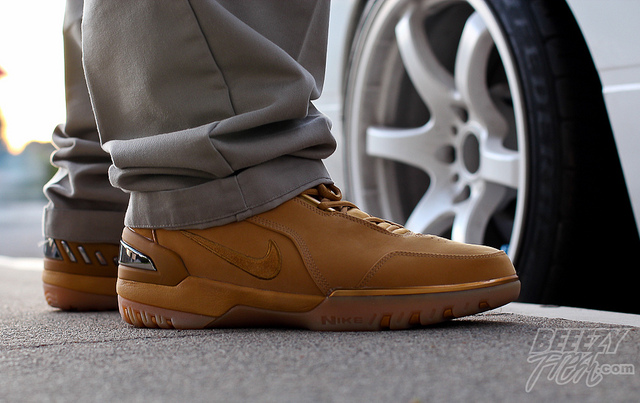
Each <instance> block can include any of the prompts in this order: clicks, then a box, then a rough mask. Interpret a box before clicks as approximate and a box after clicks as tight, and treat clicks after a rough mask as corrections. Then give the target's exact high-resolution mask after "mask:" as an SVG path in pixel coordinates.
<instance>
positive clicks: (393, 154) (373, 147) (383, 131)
mask: <svg viewBox="0 0 640 403" xmlns="http://www.w3.org/2000/svg"><path fill="white" fill-rule="evenodd" d="M366 133H367V134H366V136H367V139H366V144H367V146H366V147H367V155H370V156H374V157H381V158H386V159H389V160H393V161H398V162H403V163H406V164H409V165H412V166H415V167H418V168H421V169H423V170H424V171H426V172H432V171H434V170H436V171H437V170H439V169H438V167H439V166H441V165H442V161H441V158H438V157H437V156H436V153H437V151H438V150H442V149H443V148H445V147H446V146H447V142H446V138H445V137H444V136H441V135H436V134H435V133H433V125H431V124H430V123H427V124H426V125H425V126H421V127H417V128H411V129H394V128H386V127H375V126H371V127H368V128H367V131H366ZM432 173H433V172H432Z"/></svg>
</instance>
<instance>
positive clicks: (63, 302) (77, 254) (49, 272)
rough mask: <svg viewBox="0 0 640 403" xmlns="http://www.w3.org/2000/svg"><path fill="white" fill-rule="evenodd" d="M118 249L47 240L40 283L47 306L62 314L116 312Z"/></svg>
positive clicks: (105, 245)
mask: <svg viewBox="0 0 640 403" xmlns="http://www.w3.org/2000/svg"><path fill="white" fill-rule="evenodd" d="M118 253H119V247H118V245H117V244H116V245H114V244H96V243H78V242H68V241H63V240H57V239H51V238H49V239H47V240H46V242H45V244H44V271H43V272H42V282H43V287H44V296H45V299H46V300H47V303H48V304H49V305H51V306H53V307H56V308H60V309H62V310H65V311H103V310H114V309H118V299H117V296H116V278H117V275H118Z"/></svg>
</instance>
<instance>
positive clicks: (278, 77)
mask: <svg viewBox="0 0 640 403" xmlns="http://www.w3.org/2000/svg"><path fill="white" fill-rule="evenodd" d="M328 8H329V1H328V0H320V1H308V0H296V1H283V0H253V1H249V0H243V1H236V0H227V1H222V0H221V1H213V0H193V1H186V0H182V1H176V0H171V1H166V0H165V1H158V0H144V1H143V0H137V1H135V2H109V1H93V0H87V2H86V6H85V18H84V26H83V35H84V37H83V44H84V63H85V70H86V75H87V81H88V84H89V91H90V94H91V100H92V102H93V105H94V110H95V113H96V119H97V123H98V128H99V130H100V135H101V137H102V141H103V144H104V148H105V149H106V150H107V151H109V153H110V154H111V156H112V159H113V165H112V166H111V168H110V178H111V182H112V183H113V184H114V185H116V186H118V187H120V188H122V189H124V190H125V191H127V192H130V193H131V198H130V203H129V209H128V212H127V216H126V224H127V225H129V226H132V227H156V228H157V227H163V228H194V227H200V228H201V227H208V226H212V225H222V224H225V223H228V222H232V221H236V220H241V219H244V218H246V217H249V216H251V215H254V214H258V213H260V212H264V211H266V210H269V209H271V208H274V207H276V206H277V205H279V204H281V203H282V202H284V201H286V200H288V199H290V198H292V197H294V196H295V195H297V194H299V193H300V192H301V191H303V190H305V189H307V188H309V187H312V186H315V185H317V184H320V183H330V182H331V180H330V178H329V175H328V173H327V171H326V169H325V167H324V165H323V163H322V161H321V160H322V159H323V158H326V157H327V156H329V155H330V154H331V153H332V152H333V150H334V149H335V140H334V138H333V137H332V136H331V133H330V123H329V121H328V120H327V118H325V117H324V116H323V115H322V114H320V113H319V112H318V111H317V110H316V109H315V108H314V107H313V105H312V104H311V100H313V99H316V98H317V97H319V95H320V91H321V87H322V78H323V75H324V63H325V57H326V40H327V25H328V11H329V10H328Z"/></svg>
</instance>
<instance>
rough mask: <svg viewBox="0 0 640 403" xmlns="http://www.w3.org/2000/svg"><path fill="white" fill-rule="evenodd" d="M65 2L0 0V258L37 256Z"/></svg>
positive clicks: (60, 90) (57, 108)
mask: <svg viewBox="0 0 640 403" xmlns="http://www.w3.org/2000/svg"><path fill="white" fill-rule="evenodd" d="M64 7H65V1H64V0H35V1H30V2H24V1H1V2H0V256H11V257H41V256H42V253H41V251H40V246H39V244H40V243H41V242H42V233H41V224H40V220H41V217H42V208H43V207H44V205H45V204H46V199H45V197H44V195H43V194H42V186H43V185H44V184H45V183H46V182H47V181H48V180H49V178H50V177H51V176H52V175H53V173H54V169H53V168H52V167H51V165H50V164H49V157H50V155H51V152H52V151H53V146H52V145H51V143H50V139H51V133H52V132H53V129H54V127H55V126H56V125H57V124H59V123H63V122H64V118H65V104H64V66H63V47H62V23H63V18H64Z"/></svg>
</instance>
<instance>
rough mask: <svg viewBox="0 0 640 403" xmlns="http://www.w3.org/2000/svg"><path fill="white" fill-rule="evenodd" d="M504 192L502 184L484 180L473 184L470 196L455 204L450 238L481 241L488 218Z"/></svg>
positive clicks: (462, 240)
mask: <svg viewBox="0 0 640 403" xmlns="http://www.w3.org/2000/svg"><path fill="white" fill-rule="evenodd" d="M506 193H507V190H506V188H505V187H503V186H499V185H495V184H492V183H486V182H478V183H476V184H474V187H473V190H472V191H471V196H470V197H469V198H468V199H467V200H465V201H464V202H461V203H460V204H459V205H456V216H455V219H454V221H453V228H452V230H451V239H453V240H454V241H458V242H465V243H475V244H481V243H483V241H484V234H485V231H486V228H487V224H488V223H489V219H490V218H491V216H492V215H493V214H494V213H495V211H496V209H497V207H498V206H499V205H500V203H501V202H502V200H503V199H504V197H505V195H506Z"/></svg>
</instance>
